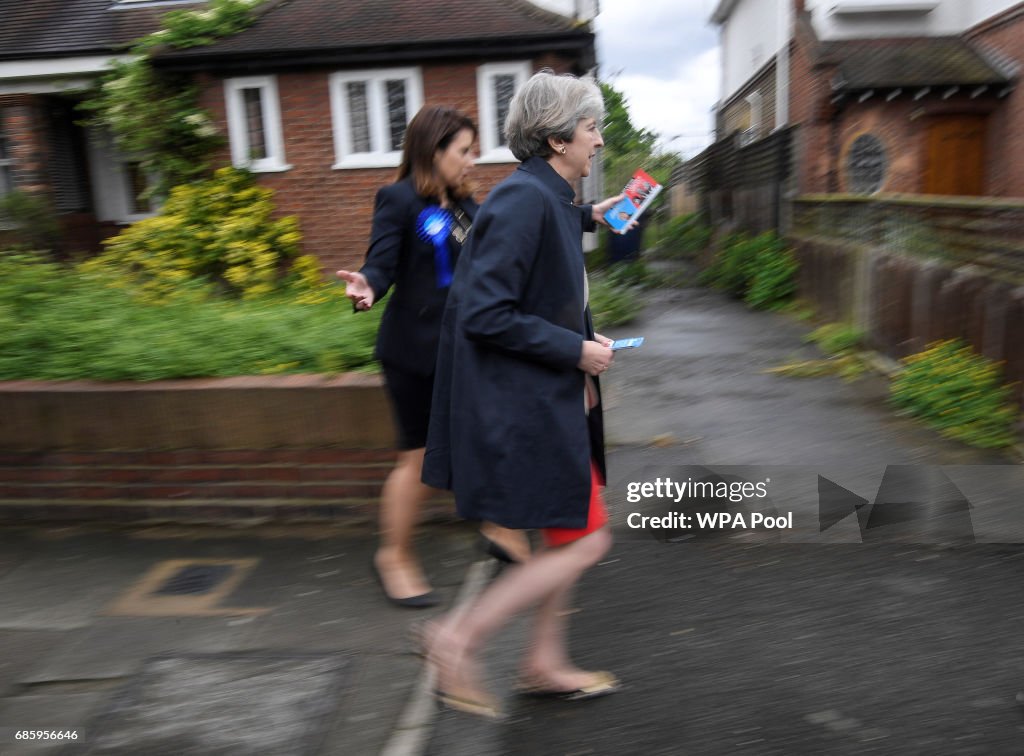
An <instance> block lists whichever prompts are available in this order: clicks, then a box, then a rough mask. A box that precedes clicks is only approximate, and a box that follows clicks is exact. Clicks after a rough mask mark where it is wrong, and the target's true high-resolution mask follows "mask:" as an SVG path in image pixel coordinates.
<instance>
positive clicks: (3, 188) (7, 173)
mask: <svg viewBox="0 0 1024 756" xmlns="http://www.w3.org/2000/svg"><path fill="white" fill-rule="evenodd" d="M11 162H12V161H11V153H10V149H9V148H8V146H7V137H6V136H4V133H3V132H2V131H0V195H2V194H7V193H8V192H10V191H11V190H13V189H14V180H13V178H12V176H11Z"/></svg>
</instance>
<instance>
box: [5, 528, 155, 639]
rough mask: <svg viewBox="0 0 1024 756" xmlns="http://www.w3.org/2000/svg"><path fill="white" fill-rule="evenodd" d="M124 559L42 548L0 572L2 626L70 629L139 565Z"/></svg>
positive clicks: (110, 595) (80, 624)
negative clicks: (32, 555)
mask: <svg viewBox="0 0 1024 756" xmlns="http://www.w3.org/2000/svg"><path fill="white" fill-rule="evenodd" d="M143 564H144V562H143V560H142V558H141V557H140V558H137V559H134V560H132V559H126V558H125V557H123V556H120V555H119V556H112V555H106V554H103V553H86V552H84V551H81V550H79V549H78V548H76V547H74V546H72V547H71V548H68V549H67V550H66V551H63V552H57V551H56V550H45V551H42V552H41V553H40V554H39V555H38V556H34V557H32V558H31V559H28V560H26V561H23V562H22V563H21V564H19V565H18V566H17V567H15V568H14V569H13V570H10V571H9V572H8V573H7V574H6V575H4V577H3V578H0V629H5V630H35V629H39V630H71V629H74V628H78V627H84V626H86V625H88V624H90V623H91V622H92V620H93V617H94V616H95V615H96V614H97V613H98V612H99V611H100V610H101V609H102V607H103V606H104V604H106V603H107V602H108V601H110V599H111V598H113V597H114V596H115V595H116V594H117V593H118V592H119V591H121V590H123V588H124V586H125V583H126V582H127V581H129V580H131V579H132V577H133V576H134V575H136V574H138V572H139V571H140V570H141V569H142V565H143Z"/></svg>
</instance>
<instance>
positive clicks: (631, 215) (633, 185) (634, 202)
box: [604, 169, 661, 234]
mask: <svg viewBox="0 0 1024 756" xmlns="http://www.w3.org/2000/svg"><path fill="white" fill-rule="evenodd" d="M622 191H623V193H624V194H625V195H626V196H625V197H623V198H622V199H621V200H619V201H618V202H616V203H615V205H614V206H612V209H611V210H608V211H607V212H606V213H605V214H604V219H605V220H606V221H608V225H609V226H611V227H612V231H614V232H616V233H618V234H624V233H626V230H627V229H628V228H629V224H630V221H632V220H634V219H636V218H639V217H640V214H641V213H642V212H643V211H644V210H646V209H647V206H648V205H650V204H651V202H653V201H654V198H655V197H657V196H658V193H659V192H660V191H661V184H659V183H658V182H657V181H655V180H654V179H653V178H651V176H650V175H648V174H647V173H646V172H644V171H643V170H642V169H638V170H637V172H636V173H634V174H633V178H631V179H630V180H629V182H628V183H627V184H626V188H625V189H623V190H622Z"/></svg>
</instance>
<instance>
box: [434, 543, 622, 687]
mask: <svg viewBox="0 0 1024 756" xmlns="http://www.w3.org/2000/svg"><path fill="white" fill-rule="evenodd" d="M610 545H611V534H610V533H609V532H608V530H607V529H606V528H604V529H601V530H599V531H596V532H594V533H591V534H589V535H587V536H584V537H583V538H581V539H579V540H578V541H574V542H573V543H570V544H567V545H565V546H561V547H558V548H556V549H548V550H545V551H543V552H541V553H539V554H536V555H534V556H533V557H531V558H530V560H529V561H527V562H525V563H524V564H521V565H515V566H513V567H512V568H510V569H508V570H506V571H505V572H504V573H503V574H502V575H501V576H500V577H498V578H497V579H496V580H495V581H494V582H493V583H491V584H490V585H489V586H488V587H487V588H485V589H484V591H483V593H481V594H480V595H479V596H478V597H477V599H476V600H475V601H474V602H473V603H472V604H470V605H469V606H467V607H465V608H463V609H462V610H460V611H456V612H452V613H451V614H450V615H449V617H448V618H447V619H448V621H444V620H441V621H440V624H439V626H438V627H437V628H436V632H434V633H432V642H431V643H430V649H429V650H430V656H431V659H432V660H433V661H434V662H435V663H436V664H437V667H438V687H439V688H440V689H441V690H443V691H444V692H445V693H448V694H450V695H454V696H457V697H460V698H466V699H471V700H473V699H475V700H479V699H481V698H486V694H484V693H483V691H482V686H481V682H480V679H479V671H478V668H477V667H478V665H477V662H476V656H477V654H478V652H479V650H480V648H481V647H482V646H483V644H484V642H485V641H486V639H487V638H489V637H490V636H491V635H492V634H493V633H495V632H496V631H497V630H498V629H500V628H501V627H502V626H503V625H504V624H505V623H506V622H508V620H509V619H510V618H511V617H513V616H514V615H515V614H517V613H519V612H521V611H523V610H524V609H527V608H528V607H530V606H533V605H535V604H538V603H542V609H541V611H542V615H541V619H540V620H539V623H540V630H539V632H540V633H541V636H543V639H542V644H543V645H542V648H541V654H542V655H543V657H544V659H545V661H546V660H547V659H552V660H554V659H559V661H560V662H561V661H562V660H565V662H566V663H567V659H568V654H567V653H566V652H565V634H564V629H562V630H560V629H559V623H561V622H563V621H564V617H561V616H559V614H558V613H559V612H560V610H561V609H560V608H561V607H563V606H564V604H565V601H566V597H567V596H568V594H569V592H570V591H571V589H572V587H573V586H574V585H575V584H576V582H577V581H578V580H579V578H580V576H581V575H582V574H583V573H584V571H586V570H587V568H589V567H591V566H593V565H594V564H596V563H597V562H598V560H600V559H601V557H602V556H603V555H604V554H605V553H607V551H608V549H609V547H610ZM560 654H561V655H560ZM529 658H531V659H532V658H533V657H529ZM538 661H539V658H538ZM565 671H566V670H565V669H564V668H563V669H562V672H565Z"/></svg>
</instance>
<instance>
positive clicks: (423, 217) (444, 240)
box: [416, 205, 455, 289]
mask: <svg viewBox="0 0 1024 756" xmlns="http://www.w3.org/2000/svg"><path fill="white" fill-rule="evenodd" d="M454 223H455V217H454V216H453V215H452V214H451V213H450V212H448V211H447V210H445V209H444V208H442V207H439V206H437V205H432V206H431V207H428V208H425V209H424V210H423V212H421V213H420V215H419V217H418V218H417V219H416V235H417V236H419V238H420V239H422V240H423V241H425V242H429V243H431V244H433V245H434V274H435V279H436V281H437V288H439V289H443V288H444V287H446V286H451V283H452V258H451V249H450V248H449V247H448V235H449V234H450V233H451V230H452V225H453V224H454Z"/></svg>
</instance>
